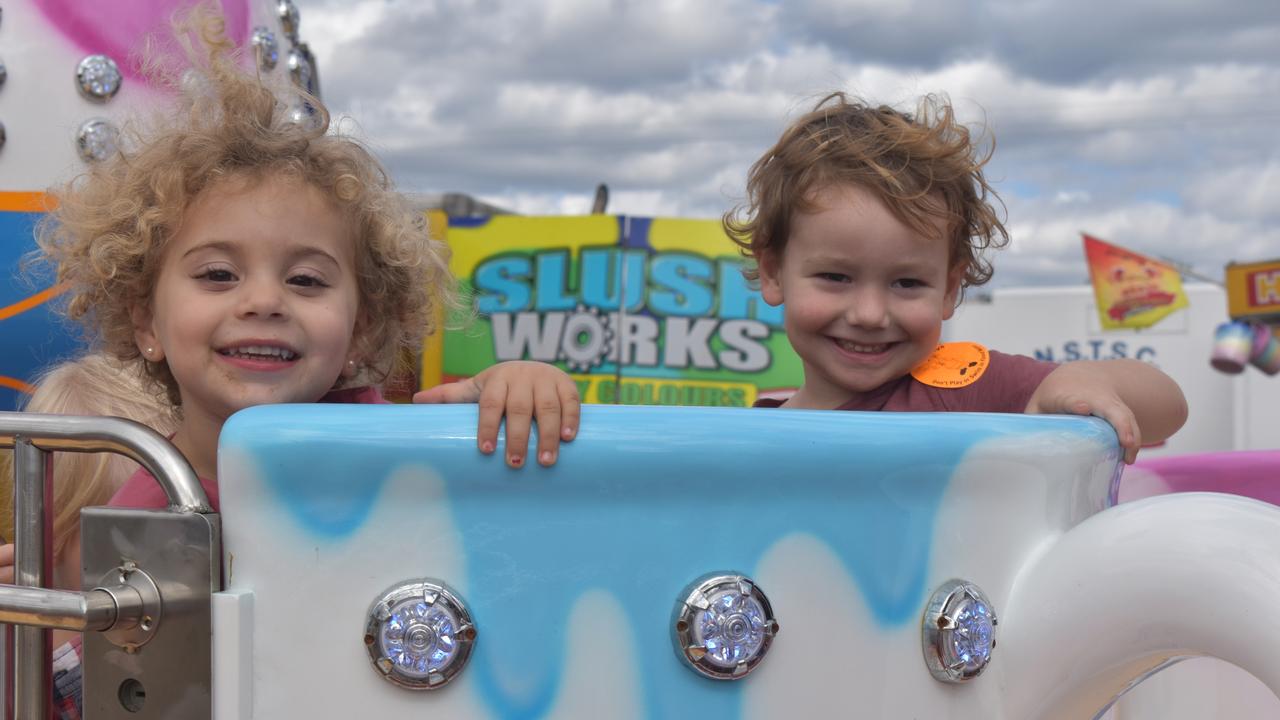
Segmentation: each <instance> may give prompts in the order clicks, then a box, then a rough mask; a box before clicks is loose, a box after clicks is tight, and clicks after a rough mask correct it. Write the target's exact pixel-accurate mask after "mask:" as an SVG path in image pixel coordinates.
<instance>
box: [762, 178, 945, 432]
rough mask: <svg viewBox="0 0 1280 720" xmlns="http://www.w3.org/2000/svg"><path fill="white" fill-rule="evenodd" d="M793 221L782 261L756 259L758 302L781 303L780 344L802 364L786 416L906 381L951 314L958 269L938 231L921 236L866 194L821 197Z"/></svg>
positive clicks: (843, 190) (836, 192)
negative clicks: (793, 410)
mask: <svg viewBox="0 0 1280 720" xmlns="http://www.w3.org/2000/svg"><path fill="white" fill-rule="evenodd" d="M810 199H811V200H812V201H813V203H814V207H815V209H814V210H813V211H812V212H801V213H797V214H796V216H795V217H794V219H793V220H792V223H791V232H790V235H789V236H788V238H787V242H786V246H785V247H784V248H783V250H782V252H781V253H779V254H777V255H774V256H772V257H762V258H760V287H761V293H762V295H763V296H764V299H765V301H766V302H768V303H769V304H771V305H778V304H781V303H785V313H784V323H785V326H786V331H787V339H788V340H790V342H791V346H792V347H793V348H795V350H796V353H797V354H799V355H800V358H801V360H803V361H804V385H803V387H801V388H800V390H799V391H798V392H797V393H796V395H795V396H794V397H793V398H792V399H791V400H790V401H789V402H788V403H787V405H788V406H789V407H803V408H819V409H831V408H835V407H838V406H840V405H842V404H844V403H846V402H848V401H849V400H850V399H852V398H853V397H855V396H857V395H859V394H861V393H866V392H870V391H872V390H875V389H876V388H878V387H880V386H882V385H884V384H885V383H887V382H890V381H893V380H896V379H898V378H900V377H902V376H904V375H907V374H908V373H910V372H911V370H912V368H914V367H915V366H916V365H919V364H920V362H922V361H923V360H924V359H925V358H926V357H928V356H929V354H930V353H932V352H933V350H934V348H935V347H936V346H937V344H938V338H939V337H940V336H941V334H942V321H943V320H946V319H947V318H950V317H951V315H952V313H953V312H954V311H955V301H956V293H957V292H958V291H959V288H960V280H961V278H962V277H963V273H964V268H963V267H958V268H951V267H949V257H948V255H949V252H948V247H947V241H946V239H945V237H944V233H943V228H942V226H941V222H940V221H939V224H938V232H937V233H936V234H935V235H933V236H923V235H921V234H920V233H918V232H917V231H916V230H914V229H912V228H911V227H910V226H909V225H907V224H905V223H903V222H902V221H900V220H898V219H897V218H896V217H894V216H893V214H892V213H891V212H889V210H888V208H886V207H885V206H884V204H883V203H881V202H880V201H879V200H878V199H877V198H876V197H875V196H874V195H872V194H870V193H869V192H867V191H866V190H863V189H861V188H858V187H856V186H852V185H836V186H831V187H826V188H821V189H819V190H818V191H816V192H814V193H813V194H812V195H811V196H810Z"/></svg>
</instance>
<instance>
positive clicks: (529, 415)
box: [481, 383, 533, 468]
mask: <svg viewBox="0 0 1280 720" xmlns="http://www.w3.org/2000/svg"><path fill="white" fill-rule="evenodd" d="M485 389H486V391H487V390H488V388H485ZM481 402H482V403H483V402H484V398H483V397H482V398H481ZM505 405H506V413H507V465H510V466H511V467H513V468H518V467H524V461H525V455H526V454H527V453H528V452H529V426H530V425H531V424H532V423H533V385H532V384H529V383H516V384H513V385H508V386H507V391H506V401H505Z"/></svg>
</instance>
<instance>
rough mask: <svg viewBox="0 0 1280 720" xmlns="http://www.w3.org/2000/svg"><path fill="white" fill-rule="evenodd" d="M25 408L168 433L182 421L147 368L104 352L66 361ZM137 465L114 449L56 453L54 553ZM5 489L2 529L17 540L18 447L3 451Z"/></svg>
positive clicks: (0, 480)
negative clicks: (146, 378)
mask: <svg viewBox="0 0 1280 720" xmlns="http://www.w3.org/2000/svg"><path fill="white" fill-rule="evenodd" d="M24 410H25V411H26V412H33V413H51V414H56V415H101V416H113V417H122V418H126V419H128V420H134V421H137V422H140V423H142V424H143V425H146V426H148V427H150V428H152V429H154V430H156V431H157V432H159V433H161V434H164V435H168V434H170V433H172V432H173V431H174V429H176V427H177V420H176V418H175V417H174V415H173V408H172V407H170V406H169V404H168V403H167V402H165V401H164V400H163V399H162V398H160V397H159V396H157V395H156V393H154V392H150V391H148V390H147V389H146V387H145V384H144V382H143V378H142V368H141V367H140V366H139V365H138V364H136V363H134V364H129V365H122V364H120V363H118V362H116V361H114V360H112V359H110V358H108V357H105V356H103V355H85V356H84V357H81V358H78V359H76V360H71V361H68V362H64V363H62V364H60V365H57V366H55V367H54V368H53V369H52V370H50V371H48V372H47V373H45V374H44V375H43V376H42V377H41V378H40V379H39V380H37V382H36V388H35V391H34V392H33V393H32V394H31V396H30V397H29V398H28V399H27V402H26V407H25V408H24ZM137 469H138V464H137V463H135V462H134V461H132V460H130V459H129V458H126V457H124V456H123V455H116V454H113V453H78V452H59V453H55V454H54V456H53V498H54V500H53V502H54V510H53V553H54V557H55V558H60V557H62V556H63V555H64V553H65V552H66V550H67V545H68V543H69V542H70V541H71V540H72V539H73V538H74V537H75V536H76V534H77V533H78V532H79V530H80V509H81V508H83V507H88V506H92V505H105V504H107V501H108V500H110V499H111V496H112V495H113V494H115V491H116V490H117V489H119V487H120V486H121V485H122V484H124V481H125V480H127V479H129V476H130V475H132V474H133V473H134V472H135V471H136V470H137ZM0 493H3V497H4V498H6V499H7V500H6V502H5V504H6V506H7V507H6V510H5V511H4V512H0V534H2V535H3V536H4V538H5V540H6V541H7V542H13V523H14V520H13V505H12V498H13V452H12V451H11V450H4V451H0Z"/></svg>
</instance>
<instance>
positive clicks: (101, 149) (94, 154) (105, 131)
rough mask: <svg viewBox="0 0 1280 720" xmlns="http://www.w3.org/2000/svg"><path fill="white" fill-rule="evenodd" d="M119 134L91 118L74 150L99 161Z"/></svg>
mask: <svg viewBox="0 0 1280 720" xmlns="http://www.w3.org/2000/svg"><path fill="white" fill-rule="evenodd" d="M119 136H120V132H119V131H118V130H116V128H115V126H114V125H112V124H111V123H109V122H107V121H106V120H103V119H102V118H93V119H91V120H87V121H85V123H84V124H83V125H81V126H80V130H79V131H77V132H76V150H77V151H78V152H79V153H80V157H81V158H83V159H84V161H85V162H101V161H103V160H106V159H107V158H109V157H111V156H112V155H113V154H115V152H116V141H117V139H118V138H119ZM134 567H136V566H134ZM132 570H133V567H128V566H126V567H123V568H121V574H122V575H123V576H128V574H129V573H130V572H131V571H132Z"/></svg>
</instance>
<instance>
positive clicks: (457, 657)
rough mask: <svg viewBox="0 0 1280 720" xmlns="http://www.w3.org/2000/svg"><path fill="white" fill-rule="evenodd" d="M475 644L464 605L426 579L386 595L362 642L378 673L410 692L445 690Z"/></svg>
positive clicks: (375, 606) (376, 607)
mask: <svg viewBox="0 0 1280 720" xmlns="http://www.w3.org/2000/svg"><path fill="white" fill-rule="evenodd" d="M475 641H476V628H475V625H473V624H472V622H471V613H470V612H468V611H467V607H466V605H465V604H463V602H462V601H461V600H460V599H458V596H457V595H455V594H454V593H453V592H452V591H450V590H449V589H448V588H447V587H446V586H444V585H443V584H441V583H438V582H436V581H433V580H428V579H423V580H413V581H410V582H406V583H402V584H400V585H396V586H395V587H392V588H390V589H389V590H387V591H386V592H384V593H383V594H382V596H381V597H379V598H378V599H377V600H375V601H374V603H373V606H372V607H371V608H370V609H369V618H368V622H367V623H366V624H365V634H364V643H365V646H366V648H367V649H368V651H369V659H370V660H372V661H373V666H374V667H375V668H377V670H378V674H380V675H382V676H383V677H385V678H386V679H387V680H389V681H391V682H393V683H395V684H396V685H399V686H400V687H404V688H409V689H411V690H433V689H435V688H439V687H443V686H444V685H445V684H446V683H448V682H449V681H450V680H452V679H453V678H454V677H455V676H457V674H458V673H459V672H461V671H462V668H463V667H465V666H466V664H467V660H468V659H469V658H470V657H471V649H472V647H473V646H474V645H475Z"/></svg>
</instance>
